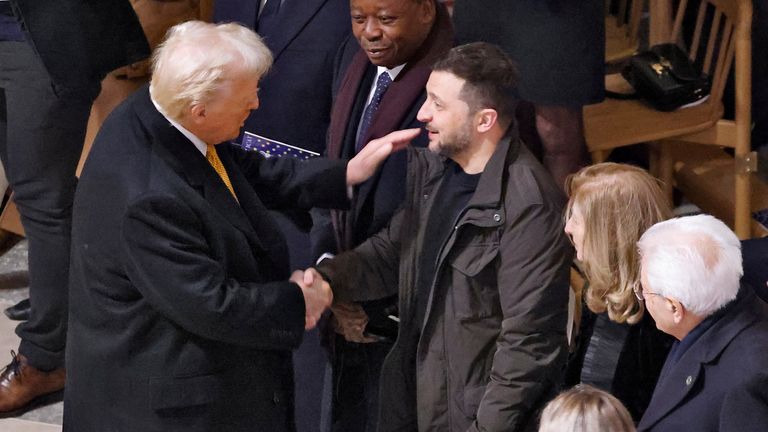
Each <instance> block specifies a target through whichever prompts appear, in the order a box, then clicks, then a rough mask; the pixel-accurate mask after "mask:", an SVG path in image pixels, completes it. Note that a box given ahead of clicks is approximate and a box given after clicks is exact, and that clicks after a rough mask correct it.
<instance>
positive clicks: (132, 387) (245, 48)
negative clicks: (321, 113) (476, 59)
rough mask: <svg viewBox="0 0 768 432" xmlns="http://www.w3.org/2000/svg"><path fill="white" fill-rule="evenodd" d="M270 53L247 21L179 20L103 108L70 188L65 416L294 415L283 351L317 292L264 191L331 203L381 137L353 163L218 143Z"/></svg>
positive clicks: (317, 306) (326, 299) (321, 300)
mask: <svg viewBox="0 0 768 432" xmlns="http://www.w3.org/2000/svg"><path fill="white" fill-rule="evenodd" d="M270 63H271V55H270V53H269V50H268V49H267V48H266V47H265V46H264V44H263V43H262V42H261V41H260V39H259V37H258V36H257V35H256V34H255V33H253V32H252V31H250V30H248V29H246V28H245V27H242V26H240V25H237V24H225V25H220V26H215V25H212V24H205V23H202V22H196V21H193V22H187V23H184V24H180V25H178V26H176V27H174V28H173V29H172V30H171V31H170V32H169V35H168V37H167V39H166V40H165V42H164V43H163V44H162V45H161V47H160V48H158V52H157V53H156V58H155V62H154V65H153V76H152V81H151V84H150V86H149V88H148V89H146V88H145V89H142V90H140V91H138V92H137V93H135V94H134V95H133V96H131V97H130V98H129V99H127V100H126V102H124V103H123V104H122V105H121V106H119V107H118V108H116V109H115V111H114V112H113V114H112V115H111V116H110V117H109V119H107V121H106V122H105V123H104V125H103V127H102V129H101V131H100V133H99V136H98V137H97V138H96V141H95V143H94V145H93V149H92V151H91V153H90V156H89V158H88V161H87V162H86V164H85V167H84V169H83V173H82V176H81V179H80V185H79V188H78V192H77V196H76V198H75V209H74V214H75V218H74V223H73V231H72V232H73V236H72V250H73V256H72V283H71V286H72V289H71V294H70V298H71V300H72V314H71V315H70V321H69V328H70V333H69V340H68V348H67V364H68V366H69V374H68V376H67V389H66V393H65V404H64V407H65V412H64V429H65V430H71V431H77V432H87V431H103V430H126V431H155V430H158V431H160V430H162V431H172V430H184V431H211V430H226V431H246V430H247V431H253V430H259V431H291V430H293V429H294V425H293V394H292V393H293V383H292V381H293V371H292V365H291V352H290V350H291V349H292V348H295V347H296V346H298V344H299V342H300V341H301V338H302V334H303V330H304V329H305V328H312V327H313V326H314V325H315V324H316V321H317V319H318V318H319V316H320V314H321V313H322V312H323V310H324V309H325V307H327V306H328V305H329V304H330V301H331V296H330V292H329V290H328V287H327V286H324V285H323V284H322V283H321V282H320V281H319V280H312V278H311V277H309V278H306V277H303V275H302V273H301V272H296V273H294V274H293V275H292V276H291V277H290V280H288V276H289V272H288V265H287V262H288V260H287V250H286V245H285V240H284V239H283V237H282V236H281V234H280V232H279V230H277V229H276V228H275V223H274V221H273V220H272V218H271V217H270V216H269V214H268V213H267V207H271V208H275V207H295V208H304V209H306V208H308V207H309V206H311V205H315V204H321V203H322V204H324V205H329V206H331V205H332V206H344V205H345V204H346V202H347V193H348V190H347V189H348V188H349V187H351V186H353V185H355V184H358V183H360V182H361V181H363V180H365V179H366V178H367V177H368V176H370V175H371V174H372V173H373V171H374V170H375V169H376V166H377V165H378V163H380V161H381V159H382V158H383V157H384V156H385V155H387V154H388V153H389V152H390V151H391V150H392V144H391V142H386V141H387V140H389V137H387V138H383V139H382V140H377V141H374V142H372V143H370V144H369V147H371V146H372V147H371V149H370V150H368V149H366V150H368V151H366V152H364V153H361V154H360V155H358V156H357V157H356V158H354V159H353V160H351V161H350V162H349V164H346V163H344V162H341V161H329V160H313V161H307V162H299V161H298V160H295V159H280V158H272V159H266V158H264V157H263V156H261V155H259V154H258V153H253V152H245V151H243V150H242V149H240V148H238V147H235V146H232V145H228V144H219V143H222V142H225V141H227V140H230V139H233V138H236V137H237V135H238V134H239V130H240V127H241V126H242V123H243V122H244V121H245V119H246V117H247V116H248V114H249V113H250V111H251V110H253V109H256V108H257V107H258V106H259V98H258V87H259V78H260V77H261V76H262V75H263V74H264V73H265V72H266V70H267V69H268V68H269V66H270ZM416 132H417V131H409V132H406V133H405V134H399V135H394V134H393V135H394V136H395V137H397V136H400V137H404V138H405V139H409V138H412V137H413V136H415V133H416ZM215 144H219V145H215ZM115 161H119V163H115Z"/></svg>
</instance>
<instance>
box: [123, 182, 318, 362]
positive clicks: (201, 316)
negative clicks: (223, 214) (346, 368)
mask: <svg viewBox="0 0 768 432" xmlns="http://www.w3.org/2000/svg"><path fill="white" fill-rule="evenodd" d="M121 235H122V244H123V249H124V250H123V253H124V254H125V257H126V260H125V262H126V264H125V265H126V269H125V270H126V273H127V275H128V277H129V278H130V280H131V282H132V283H133V284H134V285H135V286H136V288H137V289H138V290H139V291H140V292H141V294H142V295H143V296H144V297H145V298H146V301H147V302H149V303H150V304H151V305H152V306H153V307H154V308H155V309H156V310H157V311H158V312H159V313H160V314H162V315H164V316H165V317H166V318H167V319H169V320H170V321H173V322H174V323H176V324H178V325H179V326H180V327H182V328H183V329H185V330H186V331H188V332H190V333H193V334H196V335H198V336H201V337H204V338H207V339H211V340H217V341H221V342H225V343H229V344H234V345H242V346H248V347H254V348H260V349H292V348H296V347H297V346H298V345H299V343H300V342H301V338H302V335H303V333H304V314H305V310H304V297H303V295H302V293H301V289H300V288H299V287H298V285H296V284H293V283H290V282H287V281H286V282H271V283H252V282H244V281H239V280H236V279H234V278H233V277H232V276H231V275H228V274H227V273H226V271H225V269H224V268H223V267H222V265H221V264H220V263H219V261H218V260H217V259H216V257H214V256H213V251H212V249H211V248H210V247H209V242H210V240H209V239H207V238H206V235H208V236H212V235H213V234H212V233H210V229H209V228H207V227H206V226H204V224H203V223H202V222H201V220H200V218H199V217H197V215H196V214H195V212H194V211H193V210H192V209H191V208H190V207H189V206H188V205H186V204H185V203H183V202H181V201H179V200H178V199H176V198H174V197H166V196H161V197H158V196H153V197H145V198H141V199H140V200H138V201H136V202H134V203H132V204H131V205H130V206H129V208H128V210H127V212H126V215H125V217H124V220H123V225H122V233H121Z"/></svg>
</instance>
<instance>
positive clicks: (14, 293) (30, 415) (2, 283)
mask: <svg viewBox="0 0 768 432" xmlns="http://www.w3.org/2000/svg"><path fill="white" fill-rule="evenodd" d="M27 285H28V280H27V242H26V241H22V242H20V243H19V244H17V245H16V246H15V247H14V248H13V249H11V250H10V251H8V252H6V253H5V254H3V255H2V256H0V310H4V309H5V308H7V307H8V306H12V305H14V304H16V302H17V301H19V300H21V299H23V298H26V297H27V292H28V288H27ZM17 323H18V322H16V321H11V320H9V319H8V318H7V317H6V316H5V314H2V313H0V367H4V366H5V365H6V364H8V363H10V361H11V354H10V352H11V350H14V351H15V350H16V349H17V347H18V346H19V338H18V337H17V336H16V333H14V331H13V330H14V329H15V328H16V324H17ZM62 409H63V404H62V402H56V403H53V404H50V405H46V406H40V407H37V408H35V409H33V410H30V411H28V412H26V413H24V414H23V415H21V416H19V417H15V418H5V419H0V431H3V432H55V431H61V419H62Z"/></svg>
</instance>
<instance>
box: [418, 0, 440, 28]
mask: <svg viewBox="0 0 768 432" xmlns="http://www.w3.org/2000/svg"><path fill="white" fill-rule="evenodd" d="M435 1H436V0H422V2H421V4H420V5H419V18H420V21H421V23H422V24H430V23H431V22H432V21H433V20H434V19H435V15H437V11H436V9H435V8H436V6H435Z"/></svg>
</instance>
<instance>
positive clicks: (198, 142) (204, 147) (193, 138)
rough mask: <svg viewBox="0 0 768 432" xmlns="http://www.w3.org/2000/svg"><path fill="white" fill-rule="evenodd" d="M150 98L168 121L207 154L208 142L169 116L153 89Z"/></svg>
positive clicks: (201, 151) (204, 154)
mask: <svg viewBox="0 0 768 432" xmlns="http://www.w3.org/2000/svg"><path fill="white" fill-rule="evenodd" d="M149 98H150V99H151V100H152V104H153V105H154V106H155V108H156V109H157V111H158V112H159V113H160V115H162V116H163V117H165V119H166V120H168V123H170V124H171V125H172V126H173V127H175V128H176V129H178V130H179V132H181V134H182V135H184V136H185V137H187V139H188V140H190V141H192V144H194V145H195V147H196V148H197V149H198V150H199V151H200V153H202V154H203V156H206V155H207V153H208V144H206V143H205V142H204V141H203V140H201V139H200V138H198V137H197V136H196V135H195V134H193V133H192V132H190V131H189V130H188V129H187V128H185V127H184V126H182V125H181V124H179V122H177V121H175V120H174V119H172V118H170V117H168V115H166V114H165V112H164V111H163V109H162V108H160V105H159V104H158V103H157V102H156V101H155V98H153V97H152V90H150V92H149Z"/></svg>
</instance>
